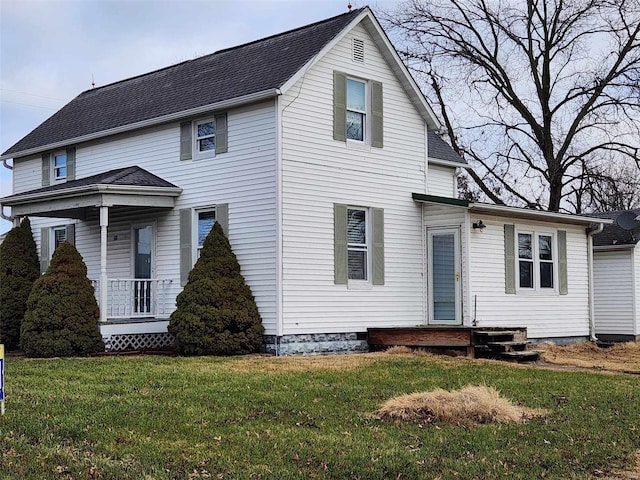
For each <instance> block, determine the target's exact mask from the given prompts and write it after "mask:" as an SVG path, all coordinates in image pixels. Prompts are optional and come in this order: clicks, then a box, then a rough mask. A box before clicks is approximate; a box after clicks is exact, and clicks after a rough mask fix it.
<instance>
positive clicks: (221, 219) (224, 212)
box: [216, 203, 229, 238]
mask: <svg viewBox="0 0 640 480" xmlns="http://www.w3.org/2000/svg"><path fill="white" fill-rule="evenodd" d="M216 222H218V223H219V224H220V226H221V227H222V231H223V232H224V234H225V235H226V236H227V238H229V204H228V203H221V204H220V205H216Z"/></svg>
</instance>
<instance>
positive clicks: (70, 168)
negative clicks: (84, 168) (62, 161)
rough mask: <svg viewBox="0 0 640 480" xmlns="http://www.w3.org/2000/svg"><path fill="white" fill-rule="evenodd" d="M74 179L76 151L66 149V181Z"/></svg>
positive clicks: (72, 148) (73, 148)
mask: <svg viewBox="0 0 640 480" xmlns="http://www.w3.org/2000/svg"><path fill="white" fill-rule="evenodd" d="M75 179H76V149H75V147H71V148H67V181H69V180H75Z"/></svg>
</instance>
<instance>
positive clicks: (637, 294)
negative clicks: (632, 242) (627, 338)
mask: <svg viewBox="0 0 640 480" xmlns="http://www.w3.org/2000/svg"><path fill="white" fill-rule="evenodd" d="M633 257H634V265H633V270H634V274H635V275H634V276H635V279H634V287H635V289H634V292H633V310H634V313H635V327H634V332H633V334H634V335H640V245H638V244H636V246H635V248H634V249H633Z"/></svg>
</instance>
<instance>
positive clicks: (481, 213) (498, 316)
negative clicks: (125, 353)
mask: <svg viewBox="0 0 640 480" xmlns="http://www.w3.org/2000/svg"><path fill="white" fill-rule="evenodd" d="M439 128H440V124H439V122H438V120H437V118H436V116H435V115H434V112H433V111H432V109H431V107H430V106H429V105H428V103H427V102H426V100H425V98H424V96H423V95H422V93H421V91H420V89H419V88H418V86H417V85H416V83H415V81H414V79H413V78H412V77H411V75H410V74H409V72H408V70H407V69H406V67H405V66H404V64H403V63H402V61H401V59H400V58H399V56H398V55H397V53H396V51H395V49H394V48H393V46H392V45H391V43H390V41H389V39H388V38H387V36H386V35H385V33H384V31H383V29H382V28H381V26H380V24H379V23H378V21H377V20H376V18H375V16H374V15H373V13H372V12H371V10H369V9H368V8H362V9H359V10H354V11H352V12H349V13H345V14H343V15H338V16H336V17H333V18H330V19H327V20H325V21H321V22H318V23H314V24H311V25H307V26H304V27H301V28H298V29H296V30H292V31H288V32H285V33H281V34H279V35H274V36H271V37H268V38H264V39H261V40H257V41H255V42H252V43H248V44H245V45H240V46H238V47H234V48H230V49H227V50H222V51H219V52H216V53H213V54H211V55H207V56H204V57H200V58H197V59H195V60H190V61H186V62H183V63H179V64H177V65H173V66H170V67H167V68H164V69H161V70H157V71H154V72H151V73H148V74H145V75H140V76H138V77H134V78H129V79H126V80H123V81H120V82H117V83H113V84H110V85H106V86H104V87H100V88H95V89H92V90H88V91H86V92H83V93H81V94H80V95H79V96H78V97H76V98H75V99H73V100H72V101H71V102H70V103H69V104H67V105H66V106H65V107H63V108H62V109H61V110H60V111H58V112H57V113H55V114H54V115H53V116H52V117H51V118H49V119H48V120H47V121H45V122H44V123H43V124H41V125H40V126H38V127H37V128H36V129H35V130H33V131H32V132H31V133H29V134H28V135H27V136H25V137H24V138H23V139H22V140H20V141H19V142H18V143H16V144H15V145H14V146H13V147H11V148H9V149H8V150H7V151H6V152H4V153H3V154H2V156H1V159H3V160H6V159H12V160H13V192H14V193H13V195H10V196H8V197H5V198H2V199H0V202H1V203H2V204H3V205H4V206H8V207H11V212H12V215H13V216H14V218H15V219H16V221H18V220H19V219H20V218H21V217H24V216H29V217H30V218H31V222H32V225H33V228H34V234H35V240H36V243H37V245H38V247H39V254H40V258H41V262H42V268H43V270H44V269H45V268H46V267H47V265H48V260H49V258H50V256H51V254H52V252H53V250H54V249H55V247H56V246H57V245H58V244H59V243H60V242H62V241H64V240H67V241H71V242H73V243H75V245H76V247H77V248H78V250H79V252H80V253H81V255H82V256H83V258H84V260H85V262H86V264H87V267H88V272H89V276H90V278H91V279H93V280H94V284H95V286H96V296H97V298H98V300H99V305H100V311H101V331H102V334H103V336H104V337H105V341H106V343H107V345H108V348H109V349H114V350H117V349H123V348H136V347H149V346H160V345H162V344H164V343H169V342H170V341H171V339H170V337H169V335H168V334H167V322H168V317H169V315H170V313H171V312H172V311H173V309H174V308H175V298H176V295H177V294H178V293H179V292H180V291H181V288H182V286H183V285H184V284H185V282H186V280H187V275H188V272H189V270H190V269H191V268H192V266H193V264H194V262H195V261H196V259H197V258H198V254H199V250H200V248H201V246H202V242H203V239H204V238H205V236H206V235H207V233H208V232H209V230H210V229H211V227H212V225H213V224H214V222H216V221H217V222H220V223H221V224H222V226H223V228H224V230H225V232H226V233H227V235H228V237H229V240H230V242H231V245H232V247H233V249H234V252H235V253H236V255H237V257H238V259H239V262H240V265H241V267H242V272H243V274H244V276H245V278H246V280H247V282H248V284H249V285H250V286H251V289H252V291H253V293H254V295H255V297H256V301H257V304H258V307H259V310H260V313H261V316H262V321H263V323H264V326H265V330H266V335H265V345H266V348H267V351H272V352H277V353H282V354H286V353H296V352H325V351H340V350H348V351H352V350H362V349H365V348H366V332H367V329H368V328H371V327H392V326H393V327H402V326H416V325H427V326H437V325H450V326H471V325H480V326H495V327H503V326H514V325H516V326H522V327H527V328H528V331H529V336H530V337H532V338H556V339H560V338H562V339H565V338H586V337H588V336H589V335H590V333H591V331H590V324H591V323H590V315H589V298H590V295H589V259H588V252H589V249H588V244H589V237H588V233H587V232H586V229H587V227H589V225H590V224H591V222H593V221H594V219H593V218H585V217H579V216H569V215H561V214H556V213H546V212H540V211H533V210H523V209H517V208H510V207H504V206H495V205H486V204H475V203H469V202H466V201H462V200H458V199H456V197H457V191H456V171H457V169H459V168H466V167H467V165H466V164H465V162H464V161H463V160H462V159H461V158H460V157H458V156H457V155H456V154H455V153H454V152H453V151H452V150H451V148H450V147H449V146H448V145H447V144H446V143H445V142H444V141H443V140H442V139H441V138H440V137H439V136H438V135H437V134H436V132H437V131H438V130H439Z"/></svg>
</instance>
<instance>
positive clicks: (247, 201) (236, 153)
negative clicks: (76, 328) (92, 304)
mask: <svg viewBox="0 0 640 480" xmlns="http://www.w3.org/2000/svg"><path fill="white" fill-rule="evenodd" d="M179 141H180V126H179V123H178V122H175V123H170V124H166V125H162V126H158V127H153V128H149V129H145V130H141V131H136V132H130V133H127V134H123V135H118V136H115V137H110V138H106V139H102V140H98V141H94V142H91V143H87V144H81V145H78V146H77V150H76V178H83V177H87V176H90V175H94V174H96V173H100V172H104V171H107V170H111V169H115V168H121V167H127V166H132V165H137V166H140V167H142V168H144V169H146V170H148V171H150V172H151V173H154V174H155V175H158V176H160V177H162V178H164V179H165V180H167V181H169V182H171V183H173V184H175V185H177V186H179V187H181V188H182V189H183V192H182V194H181V195H180V197H179V198H178V200H177V202H176V207H175V209H174V210H172V211H159V210H157V209H155V210H154V209H149V208H140V209H133V210H132V209H125V210H118V209H111V211H110V218H109V223H110V224H109V228H108V234H109V235H108V239H109V241H108V252H107V259H108V264H109V265H108V275H109V276H110V277H125V278H129V277H130V276H131V275H132V272H131V248H132V240H131V231H132V230H131V229H132V225H134V224H139V223H146V222H155V227H156V252H157V255H156V259H155V274H156V276H157V277H158V278H168V279H172V280H173V283H172V297H175V295H177V293H178V292H179V291H180V282H179V278H180V262H179V254H180V242H179V213H178V212H179V210H180V209H182V208H190V207H202V206H208V205H215V204H219V203H228V204H229V241H230V242H231V245H232V247H233V250H234V252H235V254H236V255H237V257H238V260H239V262H240V265H241V267H242V273H243V275H244V276H245V278H246V280H247V283H248V284H249V285H250V286H251V289H252V291H253V294H254V295H255V297H256V301H257V304H258V308H259V309H260V313H261V315H262V319H263V323H264V325H265V329H266V331H267V333H270V334H273V333H275V308H276V302H275V299H276V284H275V283H276V280H275V279H276V274H275V272H276V251H275V250H276V247H275V238H276V186H275V185H276V166H275V151H276V146H275V141H276V139H275V109H274V103H273V102H265V103H261V104H259V105H253V106H247V107H243V108H239V109H235V110H231V111H229V112H228V142H229V151H228V153H224V154H220V155H218V156H216V157H215V158H209V159H201V160H188V161H180V153H179ZM39 187H40V157H39V156H38V157H33V158H22V159H18V160H17V161H16V162H15V170H14V192H15V193H19V192H23V191H27V190H31V189H34V188H39ZM65 223H69V220H65V219H44V218H32V225H33V228H34V233H35V232H37V238H36V241H37V243H38V245H39V231H40V230H39V229H40V227H42V226H50V225H61V224H65ZM76 243H77V245H78V249H79V251H80V253H81V254H82V255H83V257H84V258H85V261H86V263H87V267H88V270H89V275H90V276H91V277H92V278H98V277H99V274H100V226H99V222H98V216H97V211H95V210H94V211H93V212H90V216H89V217H88V218H87V219H86V220H85V221H82V222H78V224H77V227H76ZM170 303H174V300H173V298H172V300H171V301H170Z"/></svg>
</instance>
